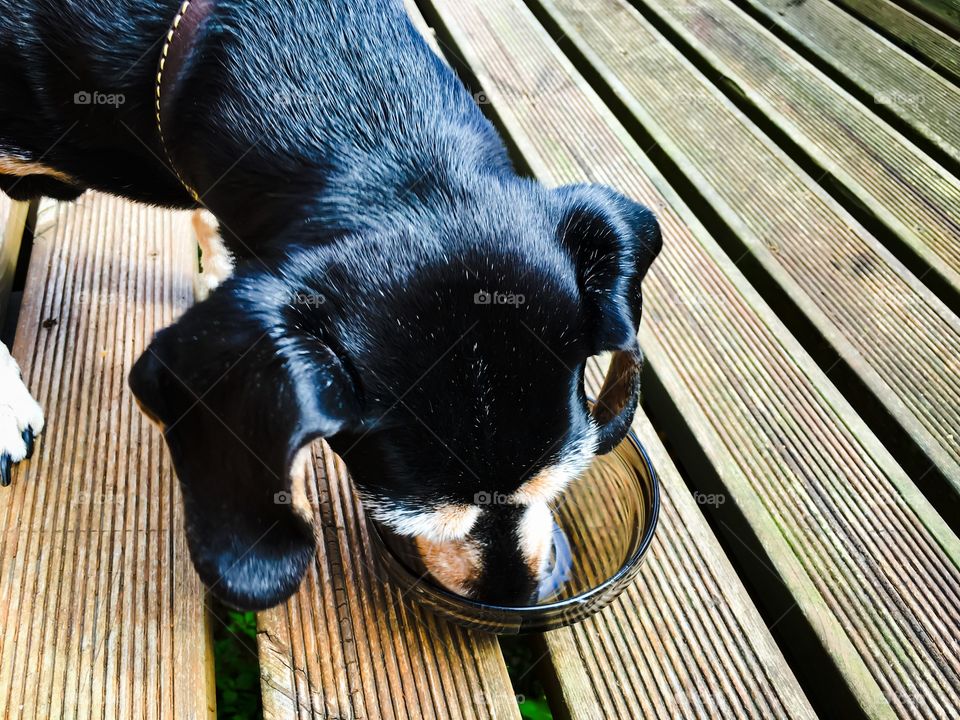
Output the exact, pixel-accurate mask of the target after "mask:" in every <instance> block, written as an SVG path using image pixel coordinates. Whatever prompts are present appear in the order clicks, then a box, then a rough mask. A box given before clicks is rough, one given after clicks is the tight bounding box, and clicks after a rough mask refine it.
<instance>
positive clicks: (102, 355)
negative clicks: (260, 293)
mask: <svg viewBox="0 0 960 720" xmlns="http://www.w3.org/2000/svg"><path fill="white" fill-rule="evenodd" d="M194 247H195V244H194V241H193V234H192V230H191V228H190V222H189V217H188V216H187V215H184V214H174V213H169V212H161V211H158V210H155V209H151V208H147V207H146V206H137V205H133V204H129V203H126V202H122V201H120V200H116V199H112V198H108V197H107V196H103V195H96V194H90V193H88V194H86V195H84V196H82V197H81V198H80V199H79V200H77V202H75V203H72V204H57V203H55V202H52V201H43V203H42V204H41V208H40V212H39V217H38V221H37V228H36V237H35V239H34V245H33V253H32V255H31V258H30V268H29V272H28V277H27V284H26V290H25V292H24V297H23V305H22V308H21V314H20V318H19V323H18V326H17V335H16V343H15V346H14V350H13V354H14V355H15V356H16V358H17V360H18V361H19V363H20V366H21V368H22V369H23V373H24V377H25V378H26V379H27V384H28V386H29V387H30V388H31V390H32V391H33V393H34V396H35V397H36V398H37V399H38V401H39V402H40V404H41V405H42V406H43V408H44V410H45V412H46V422H47V425H46V429H45V431H44V433H43V435H42V436H41V439H40V440H39V441H38V443H37V447H36V452H35V454H34V456H33V459H32V460H30V461H28V462H26V463H24V464H22V465H21V466H20V467H19V468H18V469H17V470H16V471H15V473H14V476H13V484H12V486H11V487H9V488H2V490H0V708H3V709H4V713H5V714H4V717H5V718H6V717H10V718H21V717H22V718H35V719H36V720H46V719H47V718H71V720H72V719H74V718H102V717H110V718H130V719H131V720H141V719H142V718H171V719H172V718H176V719H177V720H180V719H181V718H183V719H186V720H193V719H197V720H200V719H202V718H207V717H208V715H209V714H210V713H212V710H213V705H212V700H210V699H209V697H210V696H209V695H208V692H209V693H212V686H211V685H210V684H208V683H209V682H210V679H211V678H210V677H209V676H208V670H210V666H209V665H208V662H212V660H208V656H207V651H208V646H207V641H206V622H205V613H204V607H203V601H202V598H203V595H202V587H201V584H200V582H199V580H198V579H197V577H196V575H195V573H194V570H193V566H192V565H191V563H190V560H189V557H188V553H187V547H186V541H185V539H184V537H183V530H182V519H181V508H180V499H179V492H178V491H177V489H176V487H175V480H174V476H173V470H172V468H171V465H170V463H169V461H168V459H167V454H166V450H165V448H164V447H163V439H162V438H161V436H160V434H159V433H158V432H156V430H155V429H154V428H153V427H151V426H150V424H149V423H148V422H147V421H146V420H145V419H144V418H143V417H142V416H141V414H140V412H139V411H138V410H137V407H136V404H135V402H134V399H133V397H132V395H131V394H130V392H129V391H128V389H127V384H126V377H127V372H128V371H129V369H130V367H131V365H132V364H133V362H134V360H135V358H136V357H137V355H138V353H139V352H140V351H142V349H143V348H145V347H146V345H147V342H148V341H149V339H150V336H151V334H152V333H153V331H155V330H157V329H159V328H160V327H161V326H164V325H167V324H169V323H170V322H171V321H173V319H174V318H175V317H176V316H177V315H178V314H179V313H180V312H181V311H182V310H183V309H184V308H185V307H186V306H187V304H188V303H189V302H190V300H191V299H192V290H191V288H192V274H191V273H192V265H191V254H192V255H193V257H194V258H195V257H196V251H195V250H194Z"/></svg>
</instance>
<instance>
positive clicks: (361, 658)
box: [258, 444, 520, 720]
mask: <svg viewBox="0 0 960 720" xmlns="http://www.w3.org/2000/svg"><path fill="white" fill-rule="evenodd" d="M314 460H315V463H314V470H313V472H312V473H311V477H308V479H307V482H306V485H307V488H308V491H307V492H308V496H309V499H310V502H311V504H312V506H313V508H314V512H315V513H316V514H318V515H319V520H318V522H317V525H318V527H320V528H322V530H321V533H322V535H321V537H320V538H319V542H318V551H317V556H316V559H315V562H314V564H313V565H312V566H311V567H310V568H309V570H308V571H307V575H306V578H305V580H304V583H303V586H302V587H301V589H300V591H299V592H298V593H297V594H296V595H295V596H294V597H293V598H292V599H291V600H289V601H288V602H287V603H286V604H285V605H282V606H280V607H277V608H274V609H272V610H269V611H267V612H264V613H260V616H259V621H258V628H259V630H258V632H259V636H258V645H259V650H260V669H261V687H262V690H263V707H264V717H265V718H267V719H268V720H269V719H276V720H280V719H281V718H282V719H284V720H287V719H289V718H303V719H304V720H307V719H309V718H315V717H337V718H358V719H359V718H391V719H394V718H395V719H397V720H400V719H402V718H436V719H437V720H445V719H446V718H481V719H482V718H518V717H519V716H520V713H519V709H518V706H517V701H516V698H515V696H514V692H513V689H512V687H511V685H510V679H509V677H508V676H507V671H506V666H505V665H504V662H503V657H502V655H501V653H500V646H499V645H498V644H497V640H496V637H495V636H492V635H485V634H482V633H474V632H467V631H465V630H462V629H460V628H458V627H456V626H454V625H452V624H449V623H447V622H445V621H443V620H440V619H438V618H436V617H434V616H432V615H431V614H430V613H429V612H425V611H423V610H421V609H419V608H418V607H416V606H414V605H413V604H412V600H411V599H410V598H409V597H407V596H406V595H405V594H404V593H403V592H402V591H400V590H399V589H398V588H396V587H394V586H392V585H391V584H390V583H389V582H388V581H387V579H386V577H385V576H383V574H382V573H381V572H380V569H379V567H378V566H377V563H376V560H375V559H374V557H373V555H372V552H371V547H370V542H369V538H368V536H367V529H366V525H365V524H364V521H363V511H362V508H361V506H360V503H359V501H358V500H357V499H356V498H355V497H354V495H353V493H352V491H351V488H350V482H349V478H348V476H347V473H346V469H345V467H344V465H343V464H342V462H341V461H340V459H339V458H338V457H336V456H335V455H334V454H333V453H332V452H331V451H330V450H329V448H328V447H327V446H326V445H323V444H318V445H316V446H315V452H314Z"/></svg>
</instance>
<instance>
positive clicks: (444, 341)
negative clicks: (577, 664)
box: [0, 0, 660, 608]
mask: <svg viewBox="0 0 960 720" xmlns="http://www.w3.org/2000/svg"><path fill="white" fill-rule="evenodd" d="M4 4H5V6H4V7H3V12H2V13H0V173H5V175H0V187H2V188H3V189H5V190H6V191H7V192H8V193H9V194H10V195H11V196H13V197H16V198H24V197H32V196H35V195H38V194H45V195H51V196H53V197H58V198H72V197H76V196H77V195H78V194H79V193H81V192H82V191H83V190H84V189H86V188H96V189H98V190H102V191H106V192H110V193H114V194H117V195H123V196H125V197H128V198H133V199H136V200H140V201H144V202H148V203H153V204H158V205H164V206H170V207H177V208H188V207H197V206H198V205H199V204H201V200H202V205H203V206H205V207H208V208H209V209H210V210H211V211H212V212H213V213H214V214H215V215H216V217H217V218H218V219H219V221H220V225H221V233H222V234H223V236H224V241H225V242H226V244H227V246H228V247H229V249H230V251H231V252H232V254H233V255H234V256H235V257H236V259H237V268H236V272H235V274H234V275H233V276H232V277H231V278H230V279H229V280H227V281H226V282H224V283H223V284H222V285H220V287H219V288H217V289H216V290H215V291H214V292H213V293H212V295H211V296H210V297H209V298H208V299H207V300H205V301H203V302H200V303H199V304H197V305H195V306H194V307H193V308H191V309H190V310H188V311H187V312H186V313H185V314H184V315H183V317H182V318H181V319H180V320H179V321H178V322H177V323H175V324H174V325H173V326H171V327H169V328H167V329H165V330H163V331H161V332H159V333H158V334H157V335H156V337H155V338H154V340H153V342H152V343H151V345H150V347H149V348H148V349H147V351H146V352H145V353H144V354H143V356H142V357H141V358H140V360H139V361H138V362H137V364H136V366H135V367H134V369H133V371H132V373H131V375H130V384H131V387H132V389H133V391H134V393H135V394H136V396H137V398H138V399H139V401H140V403H141V406H142V407H143V408H144V410H145V412H147V414H149V415H150V416H151V417H152V418H153V419H155V420H156V421H157V422H158V423H160V424H161V426H163V428H164V434H165V437H166V440H167V444H168V446H169V448H170V453H171V455H172V457H173V461H174V464H175V467H176V472H177V475H178V477H179V480H180V485H181V488H182V491H183V499H184V505H185V508H186V518H187V526H186V532H187V536H188V538H189V544H190V550H191V553H192V557H193V560H194V563H195V565H196V568H197V571H198V572H199V574H200V576H201V578H202V579H203V580H204V581H205V582H206V583H207V584H208V585H209V586H211V588H213V590H214V591H215V592H216V594H218V595H220V596H221V597H222V598H223V599H225V600H226V601H228V602H230V603H233V604H234V605H237V606H240V607H245V608H264V607H268V606H270V605H273V604H275V603H277V602H280V601H281V600H283V599H284V598H286V597H288V596H289V595H290V594H291V593H293V592H294V591H295V590H296V588H297V586H298V584H299V582H300V579H301V577H302V575H303V573H304V572H305V569H306V567H307V565H308V563H310V562H311V560H312V558H313V554H314V547H315V546H314V531H313V526H312V517H311V515H310V512H309V507H305V506H304V502H303V499H304V498H303V492H304V491H303V488H302V487H301V482H300V475H301V473H302V472H303V468H302V464H303V463H304V462H305V455H304V454H303V452H302V450H303V448H304V447H305V446H306V444H307V443H309V442H310V441H311V440H313V439H315V438H318V437H325V438H327V440H328V441H329V443H330V445H331V446H332V447H333V449H334V450H335V451H336V452H338V453H339V454H340V455H341V456H342V457H343V458H344V460H345V461H346V463H347V466H348V468H349V470H350V471H351V473H352V476H353V480H354V482H355V484H356V487H357V489H358V490H359V492H360V493H361V497H362V498H363V500H364V503H365V506H366V508H367V510H368V511H369V512H371V513H372V514H373V515H374V517H376V518H378V519H379V520H380V521H382V522H384V523H386V524H387V525H389V526H390V527H392V528H393V529H394V530H395V531H396V532H398V533H401V534H405V535H410V536H414V537H415V538H416V542H417V546H418V547H419V548H420V551H421V554H422V555H423V558H424V561H425V563H426V564H427V567H428V568H429V569H430V570H431V571H432V572H433V574H434V575H435V576H436V578H437V579H438V580H439V581H440V582H442V583H444V584H446V585H447V586H448V587H450V588H451V589H453V590H456V591H458V592H461V593H465V594H468V595H471V596H474V597H479V598H483V599H485V600H487V601H492V602H500V603H510V602H519V601H525V600H528V599H529V598H530V596H531V594H532V593H533V591H534V588H535V585H536V581H537V578H538V575H539V573H540V572H541V567H542V564H543V562H544V557H545V555H546V554H547V552H548V550H549V547H550V511H549V506H548V503H550V502H551V501H552V500H553V499H554V498H556V496H557V495H558V494H559V493H560V492H561V490H562V489H563V487H564V486H565V484H566V483H567V482H568V481H569V480H570V479H571V478H572V477H573V476H575V475H576V474H577V473H578V472H580V471H581V470H582V469H583V468H584V467H585V465H586V464H587V463H588V462H589V460H590V458H591V457H592V456H593V455H594V454H595V453H603V452H607V451H609V450H610V449H611V448H613V447H614V446H615V445H616V444H617V443H618V442H619V441H620V440H621V439H622V438H623V436H624V435H625V433H626V432H627V429H628V427H629V425H630V422H631V420H632V416H633V413H634V411H635V409H636V405H637V396H638V393H639V367H640V360H641V355H640V351H639V348H638V346H637V340H636V333H637V327H638V324H639V322H640V310H641V294H640V282H641V280H642V279H643V276H644V274H645V273H646V271H647V269H648V268H649V266H650V264H651V262H652V261H653V259H654V257H655V256H656V255H657V253H658V251H659V249H660V235H659V230H658V226H657V223H656V221H655V219H654V217H653V215H652V214H651V213H650V212H649V211H648V210H647V209H646V208H644V207H643V206H641V205H639V204H637V203H635V202H633V201H631V200H629V199H627V198H625V197H623V196H622V195H619V194H618V193H616V192H614V191H613V190H610V189H608V188H606V187H599V186H588V185H578V186H569V187H562V188H559V189H547V188H544V187H542V186H541V185H539V184H537V183H535V182H532V181H530V180H527V179H524V178H521V177H518V176H517V175H516V173H515V172H514V171H513V170H512V169H511V166H510V163H509V160H508V157H507V153H506V151H505V148H504V145H503V143H502V141H501V140H500V138H499V137H498V135H497V134H496V132H495V130H494V129H493V127H492V126H491V125H490V124H489V122H488V121H487V120H486V119H485V118H484V116H483V114H482V113H481V112H480V110H479V109H478V107H477V105H476V103H475V102H474V100H473V97H472V96H471V94H470V93H469V92H468V91H467V90H466V88H465V87H464V86H463V85H462V84H461V83H460V82H459V81H458V80H457V78H456V77H455V75H454V74H453V72H452V71H451V70H449V69H448V68H447V67H446V66H445V65H444V64H443V63H442V62H441V61H440V60H439V59H438V58H437V57H436V56H435V55H434V54H433V53H432V52H431V50H430V49H429V48H428V46H427V45H426V43H425V42H424V41H423V39H422V38H421V37H420V36H419V34H418V33H417V32H416V30H415V29H414V28H413V26H412V24H411V23H410V21H409V20H408V18H407V17H406V14H405V13H404V11H403V8H402V6H401V4H400V1H399V0H393V1H391V0H363V1H360V0H352V1H348V0H339V1H334V0H328V1H326V2H307V1H304V2H296V1H295V0H289V1H288V2H282V1H281V0H256V1H254V0H249V1H247V0H193V1H192V2H190V3H185V4H183V5H181V4H179V3H178V1H177V0H115V1H114V2H109V3H78V2H68V1H67V0H24V1H22V2H20V1H19V0H18V1H17V2H13V0H5V3H4ZM174 18H177V20H176V22H175V25H176V27H175V28H173V29H172V30H171V26H172V24H174ZM161 57H162V58H163V62H162V64H161V66H160V72H159V78H158V61H159V59H160V58H161ZM158 96H159V101H158ZM158 119H159V123H158ZM158 125H159V127H158ZM198 198H199V199H198ZM604 351H614V352H616V353H617V354H616V355H615V356H614V358H615V359H614V362H613V364H612V368H613V370H612V371H611V376H609V377H608V379H607V383H606V385H605V390H604V392H603V393H602V395H601V397H600V401H599V402H598V404H597V406H596V409H595V410H594V411H592V412H591V410H590V408H589V407H588V402H587V398H586V396H585V393H584V389H583V375H584V364H585V362H586V361H587V359H588V358H589V357H590V356H592V355H596V354H598V353H601V352H604ZM0 392H4V393H6V392H7V390H6V389H5V388H4V387H0ZM3 402H4V400H3V399H2V397H0V404H2V403H3ZM30 429H31V428H30V422H29V421H24V420H22V419H21V420H20V426H18V427H17V430H23V431H30ZM33 430H35V431H38V430H39V428H38V427H35V426H34V427H33ZM17 452H18V453H19V454H20V455H21V457H22V455H23V454H25V451H24V452H20V449H19V448H18V449H17ZM11 457H12V458H13V459H14V460H16V459H18V458H17V457H16V453H12V454H11ZM488 498H497V499H499V501H498V502H495V503H487V504H484V503H483V502H482V501H484V500H486V499H488ZM291 499H292V502H291Z"/></svg>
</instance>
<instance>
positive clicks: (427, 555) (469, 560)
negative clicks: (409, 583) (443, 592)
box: [415, 537, 481, 596]
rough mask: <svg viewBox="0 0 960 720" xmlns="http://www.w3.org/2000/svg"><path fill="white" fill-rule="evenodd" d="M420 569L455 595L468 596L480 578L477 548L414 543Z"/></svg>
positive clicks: (454, 543) (465, 542)
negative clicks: (424, 570)
mask: <svg viewBox="0 0 960 720" xmlns="http://www.w3.org/2000/svg"><path fill="white" fill-rule="evenodd" d="M415 543H416V546H417V552H419V553H420V559H421V560H422V561H423V566H424V567H425V568H426V569H427V570H428V571H429V572H430V574H431V575H432V576H433V578H434V579H435V580H436V581H437V582H439V583H440V584H441V585H443V586H444V587H445V588H447V589H448V590H450V591H451V592H455V593H456V594H457V595H465V596H469V595H470V593H471V592H472V589H473V586H474V585H475V584H476V581H477V579H478V578H479V577H480V570H481V556H480V548H479V546H477V544H476V543H475V542H473V541H472V540H469V539H467V540H449V541H447V542H434V541H433V540H429V539H427V538H425V537H417V538H416V539H415Z"/></svg>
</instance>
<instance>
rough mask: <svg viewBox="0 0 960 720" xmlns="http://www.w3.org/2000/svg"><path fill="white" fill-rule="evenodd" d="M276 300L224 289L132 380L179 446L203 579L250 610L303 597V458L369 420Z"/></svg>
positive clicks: (310, 541) (177, 328)
mask: <svg viewBox="0 0 960 720" xmlns="http://www.w3.org/2000/svg"><path fill="white" fill-rule="evenodd" d="M270 305H271V303H270V302H268V301H265V300H264V297H259V298H255V297H253V293H252V292H251V290H250V289H247V290H244V289H243V288H242V287H238V286H237V285H236V284H233V285H232V286H231V283H228V284H227V286H221V288H218V289H217V290H216V291H215V292H214V293H213V294H212V295H211V296H210V297H209V298H208V299H207V300H205V301H204V302H202V303H199V304H198V305H195V306H194V307H192V308H190V309H189V310H188V311H187V312H186V313H185V314H184V315H183V317H182V318H181V319H180V320H179V321H178V322H177V323H175V324H174V325H172V326H171V327H168V328H166V329H165V330H162V331H161V332H159V333H158V334H157V335H156V336H155V337H154V339H153V342H152V343H151V344H150V346H149V347H148V348H147V350H146V351H145V352H144V353H143V355H142V356H141V357H140V359H139V360H138V361H137V363H136V364H135V365H134V367H133V370H132V371H131V373H130V387H131V389H132V390H133V392H134V394H135V395H136V397H137V400H138V401H139V403H140V406H141V408H142V409H143V410H144V412H145V413H146V414H147V415H148V416H150V417H151V418H152V419H153V420H155V421H156V422H157V423H158V424H159V425H160V426H161V428H162V429H163V433H164V437H165V438H166V441H167V446H168V447H169V449H170V454H171V456H172V458H173V464H174V468H175V470H176V473H177V477H178V478H179V481H180V487H181V489H182V493H183V502H184V509H185V513H186V533H187V539H188V543H189V547H190V554H191V557H192V558H193V562H194V565H195V567H196V569H197V572H198V573H199V575H200V578H201V579H202V580H203V581H204V583H205V584H206V585H207V586H208V587H209V588H210V590H211V591H212V592H213V593H214V594H215V595H217V596H218V597H220V598H221V599H222V600H224V601H225V602H227V603H228V604H231V605H233V606H235V607H238V608H243V609H250V610H259V609H263V608H267V607H270V606H272V605H275V604H277V603H279V602H281V601H282V600H284V599H286V598H287V597H289V596H290V595H291V594H293V593H294V592H295V591H296V589H297V587H298V586H299V584H300V580H301V578H302V576H303V574H304V572H305V570H306V568H307V566H308V564H309V563H310V562H311V560H312V558H313V555H314V549H315V545H314V532H313V525H312V521H311V516H310V509H309V505H308V504H307V503H306V502H305V500H304V496H303V489H302V487H300V486H299V482H297V479H296V478H295V477H294V476H295V475H297V474H298V473H299V472H301V471H302V468H300V467H298V466H299V465H300V463H301V462H302V461H303V457H302V456H301V457H299V458H298V454H299V452H300V451H301V450H302V449H303V448H304V447H305V446H306V445H307V444H308V443H309V442H310V441H311V440H313V439H314V438H317V437H321V436H331V435H335V434H336V433H338V432H339V431H341V430H342V429H344V428H346V427H348V426H350V425H351V424H353V423H355V422H357V417H358V413H359V409H358V402H357V396H356V393H355V390H354V387H353V383H352V382H351V380H350V377H349V375H348V373H347V371H346V370H345V369H344V366H343V365H342V363H341V361H340V359H339V358H338V357H337V356H336V354H335V353H334V352H332V351H331V349H330V348H329V347H328V346H327V345H326V344H324V343H323V342H321V341H320V340H318V339H317V337H316V334H307V333H306V332H305V330H304V328H303V326H302V325H303V324H302V323H299V322H296V321H295V319H294V318H291V317H289V316H286V315H285V312H287V311H290V310H291V306H290V305H289V304H287V305H285V304H283V303H276V304H275V306H274V307H272V308H271V307H269V306H270ZM294 327H296V329H293V328H294Z"/></svg>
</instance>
